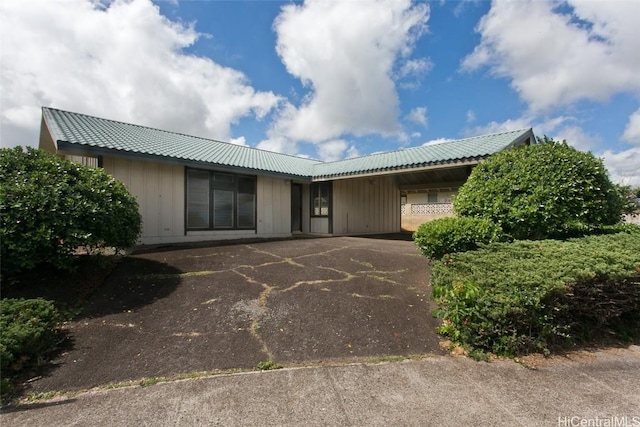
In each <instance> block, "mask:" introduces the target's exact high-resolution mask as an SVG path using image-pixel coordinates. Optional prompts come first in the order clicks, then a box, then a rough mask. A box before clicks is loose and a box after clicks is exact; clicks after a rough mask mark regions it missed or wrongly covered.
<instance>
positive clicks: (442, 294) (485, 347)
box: [431, 233, 640, 355]
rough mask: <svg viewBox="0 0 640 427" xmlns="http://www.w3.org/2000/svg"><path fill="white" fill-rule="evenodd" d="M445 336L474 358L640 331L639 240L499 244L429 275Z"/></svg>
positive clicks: (446, 262) (447, 261)
mask: <svg viewBox="0 0 640 427" xmlns="http://www.w3.org/2000/svg"><path fill="white" fill-rule="evenodd" d="M431 282H432V285H433V299H435V300H436V301H437V303H438V309H437V310H436V315H437V316H439V317H441V318H442V319H444V323H443V326H442V327H441V329H440V332H441V333H443V334H445V335H447V336H449V337H450V338H451V339H452V341H454V342H456V343H457V344H460V345H463V346H465V347H467V348H468V349H470V350H476V351H477V350H480V351H490V352H493V353H495V354H502V355H516V354H522V353H527V352H530V351H543V352H546V351H548V349H549V348H550V347H551V346H554V345H566V344H570V343H572V342H580V341H581V340H584V339H588V338H589V335H590V333H591V332H593V331H597V330H613V331H616V332H617V333H618V334H619V336H623V337H624V336H625V335H630V336H633V334H638V332H639V331H640V236H639V235H638V234H636V233H618V234H610V235H598V236H588V237H584V238H580V239H570V240H568V241H565V242H562V241H557V240H541V241H516V242H513V243H494V244H491V245H488V246H487V247H486V248H483V249H479V250H477V251H472V252H465V253H456V254H452V255H449V256H446V257H444V258H443V259H442V260H440V261H437V262H435V263H434V264H433V265H432V269H431Z"/></svg>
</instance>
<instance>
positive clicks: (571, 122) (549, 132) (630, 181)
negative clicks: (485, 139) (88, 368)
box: [423, 116, 640, 186]
mask: <svg viewBox="0 0 640 427" xmlns="http://www.w3.org/2000/svg"><path fill="white" fill-rule="evenodd" d="M528 127H533V131H534V133H535V135H536V136H540V137H541V136H543V135H546V136H548V137H549V138H552V139H555V140H557V141H562V140H566V141H567V143H568V144H569V145H571V146H572V147H575V148H576V149H578V150H580V151H591V152H592V153H593V154H594V155H595V156H596V157H600V158H603V159H604V163H605V166H606V167H607V169H608V171H609V174H610V177H611V180H612V181H613V182H616V183H621V184H624V185H632V186H640V147H633V148H631V149H628V150H624V151H621V152H614V151H612V150H605V151H602V150H601V149H598V147H601V146H602V143H603V141H602V138H601V137H600V136H599V135H592V134H590V133H588V132H586V131H585V130H584V129H583V128H582V127H580V126H579V124H578V123H577V120H576V119H575V118H574V117H571V116H557V117H551V118H548V119H546V120H540V119H537V118H535V117H533V116H523V117H520V118H517V119H510V120H505V121H504V122H491V123H489V124H487V125H484V126H478V127H475V128H473V129H471V130H467V132H466V133H467V134H468V135H469V136H474V135H483V134H488V133H499V132H507V131H512V130H518V129H524V128H528ZM628 127H629V126H628ZM438 141H439V140H435V141H431V142H429V143H437V142H438ZM429 143H426V144H423V145H427V144H429Z"/></svg>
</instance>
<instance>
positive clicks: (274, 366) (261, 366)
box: [256, 360, 283, 371]
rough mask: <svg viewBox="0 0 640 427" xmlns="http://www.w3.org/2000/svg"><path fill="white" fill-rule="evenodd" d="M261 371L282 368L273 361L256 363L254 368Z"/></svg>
mask: <svg viewBox="0 0 640 427" xmlns="http://www.w3.org/2000/svg"><path fill="white" fill-rule="evenodd" d="M256 367H257V368H258V369H259V370H261V371H271V370H274V369H282V368H283V366H282V365H280V364H279V363H276V362H274V361H273V360H265V361H263V362H258V365H257V366H256Z"/></svg>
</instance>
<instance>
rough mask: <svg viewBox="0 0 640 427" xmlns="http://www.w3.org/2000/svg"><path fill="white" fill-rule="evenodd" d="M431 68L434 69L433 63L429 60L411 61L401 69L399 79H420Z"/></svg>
mask: <svg viewBox="0 0 640 427" xmlns="http://www.w3.org/2000/svg"><path fill="white" fill-rule="evenodd" d="M431 68H433V63H432V62H431V60H430V59H429V58H418V59H409V60H407V61H406V62H405V63H404V64H402V66H401V67H400V71H399V77H400V78H404V77H410V76H416V77H420V76H421V75H423V74H425V73H427V72H429V71H430V70H431Z"/></svg>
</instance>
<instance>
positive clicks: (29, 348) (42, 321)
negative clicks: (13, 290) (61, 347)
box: [0, 298, 58, 377]
mask: <svg viewBox="0 0 640 427" xmlns="http://www.w3.org/2000/svg"><path fill="white" fill-rule="evenodd" d="M57 323H58V313H57V311H56V309H55V307H54V305H53V303H52V302H51V301H47V300H44V299H41V298H37V299H22V298H20V299H2V300H0V369H1V370H2V374H3V376H4V377H6V376H7V375H11V374H14V373H16V372H18V371H20V370H21V369H23V368H24V367H28V366H32V365H35V364H37V362H38V361H39V360H40V359H41V358H42V356H43V355H44V354H45V353H46V352H47V351H48V350H50V349H52V348H53V347H54V346H55V343H56V326H57Z"/></svg>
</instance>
